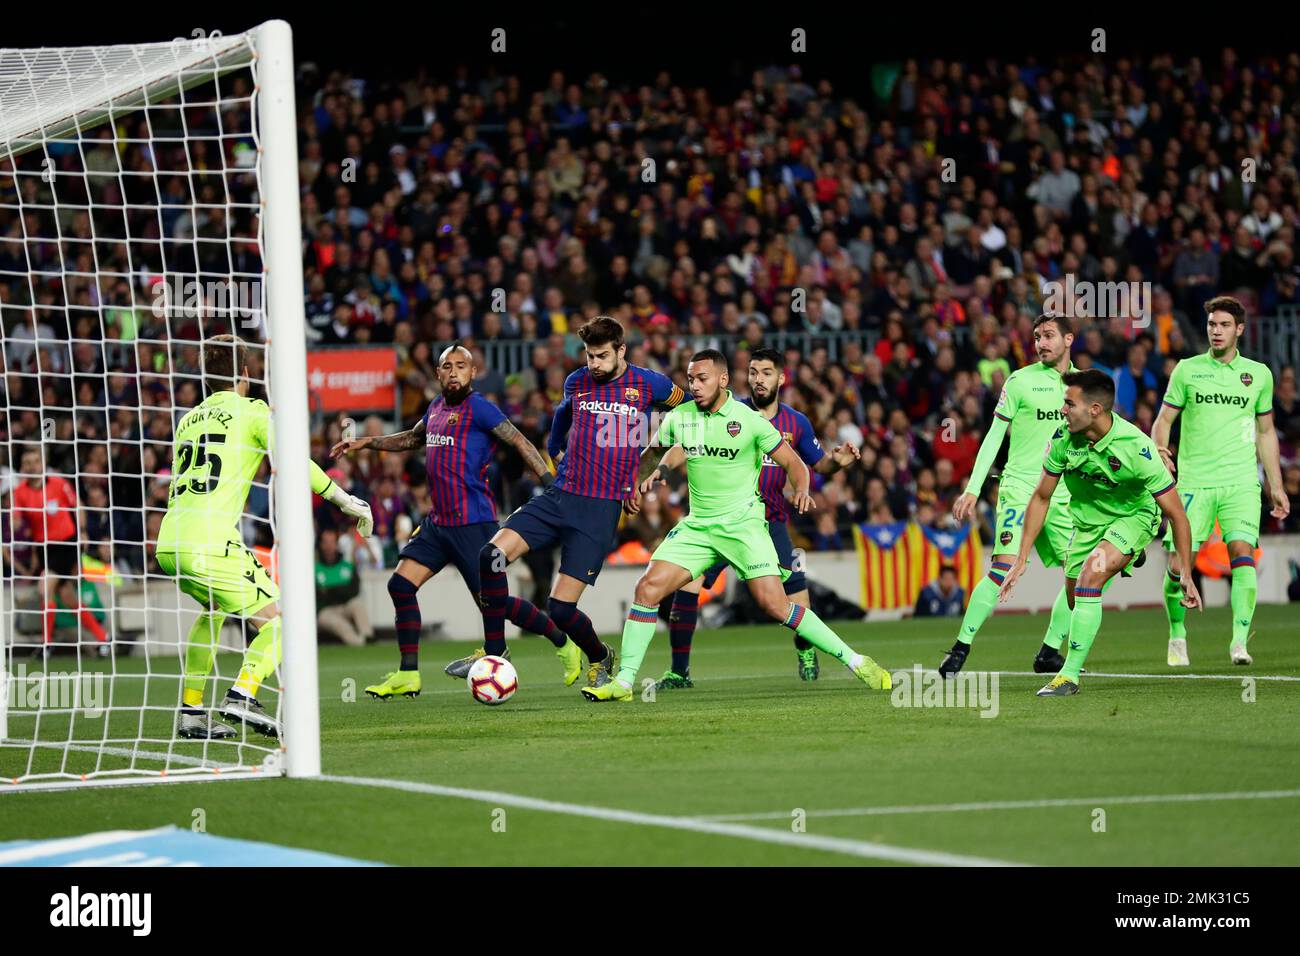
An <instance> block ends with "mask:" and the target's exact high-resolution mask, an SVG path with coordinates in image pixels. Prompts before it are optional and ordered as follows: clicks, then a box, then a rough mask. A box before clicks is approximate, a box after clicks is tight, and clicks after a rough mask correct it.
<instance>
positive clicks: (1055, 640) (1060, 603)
mask: <svg viewBox="0 0 1300 956" xmlns="http://www.w3.org/2000/svg"><path fill="white" fill-rule="evenodd" d="M976 590H978V588H977V589H976ZM1069 636H1070V596H1069V595H1068V594H1066V593H1065V587H1064V585H1063V586H1062V587H1061V593H1060V594H1058V595H1056V600H1055V601H1053V602H1052V617H1051V619H1050V620H1049V621H1048V622H1047V633H1046V634H1044V635H1043V646H1044V647H1049V648H1051V649H1052V650H1054V651H1059V650H1060V649H1061V645H1062V644H1064V643H1065V639H1066V638H1067V637H1069Z"/></svg>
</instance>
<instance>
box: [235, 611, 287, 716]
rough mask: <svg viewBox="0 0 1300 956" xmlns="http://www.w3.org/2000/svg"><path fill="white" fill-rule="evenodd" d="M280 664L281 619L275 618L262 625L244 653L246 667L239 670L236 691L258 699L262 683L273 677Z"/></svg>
mask: <svg viewBox="0 0 1300 956" xmlns="http://www.w3.org/2000/svg"><path fill="white" fill-rule="evenodd" d="M279 664H280V618H279V617H274V618H272V619H271V620H269V621H267V622H266V623H265V624H263V625H262V627H261V629H260V630H259V631H258V632H257V637H255V638H253V643H251V644H249V645H248V649H247V650H246V651H244V666H243V667H241V668H240V669H239V680H237V681H235V690H237V691H239V692H240V693H242V694H244V695H245V696H246V697H256V696H257V689H258V688H259V687H261V686H262V681H264V680H266V679H267V678H268V677H270V676H271V673H272V671H274V670H275V669H276V667H278V666H279Z"/></svg>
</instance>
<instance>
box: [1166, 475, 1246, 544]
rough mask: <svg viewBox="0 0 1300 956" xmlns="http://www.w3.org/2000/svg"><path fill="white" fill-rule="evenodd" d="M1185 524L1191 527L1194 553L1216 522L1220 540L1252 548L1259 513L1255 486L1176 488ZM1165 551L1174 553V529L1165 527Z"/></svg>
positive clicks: (1170, 526)
mask: <svg viewBox="0 0 1300 956" xmlns="http://www.w3.org/2000/svg"><path fill="white" fill-rule="evenodd" d="M1178 497H1180V498H1181V499H1182V500H1183V508H1184V510H1186V512H1187V523H1188V524H1190V525H1191V526H1192V551H1196V550H1197V549H1198V548H1200V546H1201V545H1203V544H1204V543H1205V542H1207V541H1209V540H1210V536H1211V535H1212V534H1214V521H1215V519H1216V518H1217V519H1218V521H1219V531H1220V532H1222V534H1223V540H1224V541H1225V542H1227V541H1245V542H1246V543H1247V544H1249V545H1250V546H1251V547H1252V548H1254V547H1256V546H1258V545H1259V515H1260V511H1261V510H1262V506H1261V503H1260V494H1259V485H1258V484H1256V483H1254V482H1251V483H1250V484H1248V485H1227V486H1225V487H1223V488H1184V487H1183V486H1182V485H1179V486H1178ZM1164 546H1165V550H1166V551H1172V550H1174V527H1173V525H1168V526H1167V527H1166V528H1165V537H1164Z"/></svg>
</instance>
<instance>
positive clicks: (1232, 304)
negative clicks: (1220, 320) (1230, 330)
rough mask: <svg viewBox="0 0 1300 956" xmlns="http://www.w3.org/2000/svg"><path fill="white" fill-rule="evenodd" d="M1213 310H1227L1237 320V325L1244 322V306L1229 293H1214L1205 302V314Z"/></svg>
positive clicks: (1207, 314)
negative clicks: (1214, 294)
mask: <svg viewBox="0 0 1300 956" xmlns="http://www.w3.org/2000/svg"><path fill="white" fill-rule="evenodd" d="M1215 312H1227V313H1228V314H1229V315H1230V316H1232V317H1233V318H1234V319H1236V320H1237V324H1238V325H1245V324H1246V307H1245V306H1244V305H1242V304H1241V302H1239V301H1238V300H1237V299H1234V298H1233V297H1232V296H1230V295H1216V296H1215V297H1214V298H1213V299H1211V300H1210V301H1208V302H1206V303H1205V314H1206V316H1210V315H1213V314H1214V313H1215Z"/></svg>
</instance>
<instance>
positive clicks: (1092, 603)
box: [1061, 586, 1101, 683]
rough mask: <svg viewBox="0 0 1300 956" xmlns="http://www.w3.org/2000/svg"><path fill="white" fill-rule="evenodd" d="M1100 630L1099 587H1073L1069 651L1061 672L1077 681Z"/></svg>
mask: <svg viewBox="0 0 1300 956" xmlns="http://www.w3.org/2000/svg"><path fill="white" fill-rule="evenodd" d="M1099 630H1101V589H1100V588H1081V587H1078V586H1076V587H1075V589H1074V613H1073V614H1072V615H1070V653H1069V654H1067V655H1066V656H1065V666H1064V667H1062V668H1061V673H1062V674H1064V675H1065V676H1066V677H1068V678H1070V680H1072V681H1074V682H1075V683H1078V681H1079V671H1080V670H1082V669H1083V662H1084V661H1085V660H1087V658H1088V651H1090V650H1092V642H1093V641H1095V640H1096V639H1097V632H1098V631H1099Z"/></svg>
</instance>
